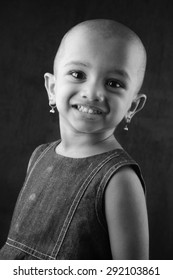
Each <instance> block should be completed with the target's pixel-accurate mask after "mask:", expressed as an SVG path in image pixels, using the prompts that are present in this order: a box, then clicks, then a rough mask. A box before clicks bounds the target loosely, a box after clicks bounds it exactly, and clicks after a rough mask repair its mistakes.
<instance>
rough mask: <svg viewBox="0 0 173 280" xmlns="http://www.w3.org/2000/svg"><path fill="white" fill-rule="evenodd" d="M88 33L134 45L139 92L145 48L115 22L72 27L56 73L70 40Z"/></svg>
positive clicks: (99, 21)
mask: <svg viewBox="0 0 173 280" xmlns="http://www.w3.org/2000/svg"><path fill="white" fill-rule="evenodd" d="M78 32H82V33H86V34H96V35H97V36H99V37H101V38H103V40H104V41H107V40H109V39H114V38H115V39H120V40H124V42H125V44H129V45H134V46H135V52H138V53H139V54H140V55H139V60H140V63H139V65H140V66H139V69H138V75H139V77H138V80H139V85H138V88H137V91H139V90H140V88H141V85H142V82H143V79H144V74H145V68H146V60H147V56H146V51H145V47H144V45H143V43H142V41H141V40H140V38H139V37H138V36H137V35H136V33H134V32H133V31H132V30H131V29H129V28H128V27H126V26H125V25H123V24H121V23H118V22H116V21H114V20H109V19H95V20H88V21H84V22H81V23H79V24H77V25H76V26H74V27H72V28H71V29H70V30H69V31H68V32H67V33H66V34H65V35H64V37H63V38H62V40H61V43H60V46H59V49H58V51H57V54H56V56H55V59H54V73H55V75H56V71H57V65H58V64H59V61H60V60H61V58H62V57H63V54H64V53H65V50H66V44H68V43H69V41H70V39H71V38H73V36H74V35H75V34H76V33H78Z"/></svg>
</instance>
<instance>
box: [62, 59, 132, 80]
mask: <svg viewBox="0 0 173 280" xmlns="http://www.w3.org/2000/svg"><path fill="white" fill-rule="evenodd" d="M69 65H76V66H84V67H88V68H91V67H92V66H91V64H90V63H88V62H81V61H70V62H67V63H66V64H65V66H69ZM108 72H109V73H111V74H112V73H113V74H118V75H120V76H122V77H123V78H125V79H127V80H130V76H129V74H128V73H127V71H125V70H122V69H112V70H110V71H108Z"/></svg>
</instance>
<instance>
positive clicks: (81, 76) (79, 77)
mask: <svg viewBox="0 0 173 280" xmlns="http://www.w3.org/2000/svg"><path fill="white" fill-rule="evenodd" d="M69 74H70V75H71V76H72V77H73V78H74V79H75V80H85V79H86V74H85V73H84V72H83V71H76V70H72V71H70V72H69ZM75 75H76V76H75ZM111 83H113V84H115V85H116V86H111V85H110V84H111ZM105 84H106V86H108V87H110V88H113V89H114V88H116V89H119V88H125V86H124V84H122V82H120V81H118V80H114V79H111V80H108V81H106V83H105ZM117 85H118V86H117Z"/></svg>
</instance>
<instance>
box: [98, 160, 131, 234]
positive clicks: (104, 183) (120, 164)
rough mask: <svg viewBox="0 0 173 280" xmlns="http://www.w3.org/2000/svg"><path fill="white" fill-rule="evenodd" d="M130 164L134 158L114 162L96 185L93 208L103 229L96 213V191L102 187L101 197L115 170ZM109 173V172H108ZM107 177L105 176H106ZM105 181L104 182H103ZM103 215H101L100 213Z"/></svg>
mask: <svg viewBox="0 0 173 280" xmlns="http://www.w3.org/2000/svg"><path fill="white" fill-rule="evenodd" d="M130 164H135V161H134V160H131V159H129V160H127V159H124V160H123V161H120V162H118V163H117V164H115V165H114V166H112V167H111V168H110V169H109V170H108V171H107V173H106V174H105V175H104V177H103V178H102V180H101V182H100V184H99V186H98V190H97V195H96V204H95V209H96V214H97V218H98V221H99V223H100V224H101V226H102V227H103V228H104V230H106V228H105V225H104V224H103V223H102V222H101V219H100V217H99V213H98V203H99V202H98V195H99V194H98V193H99V191H100V189H101V187H102V185H103V187H102V192H101V199H102V198H103V192H104V191H105V189H106V186H107V184H108V182H109V180H110V178H111V177H112V176H113V175H114V174H115V173H116V172H117V170H118V169H120V168H121V167H123V166H126V165H130ZM109 173H110V174H109ZM106 177H107V178H106ZM105 178H106V181H105ZM104 181H105V182H104ZM102 217H103V215H102Z"/></svg>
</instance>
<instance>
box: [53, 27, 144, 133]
mask: <svg viewBox="0 0 173 280" xmlns="http://www.w3.org/2000/svg"><path fill="white" fill-rule="evenodd" d="M63 48H64V49H63V50H62V55H61V57H60V58H59V59H58V60H57V62H56V63H57V65H55V68H56V71H55V72H56V75H55V79H54V80H53V79H52V84H51V83H50V84H51V86H49V87H51V90H52V93H53V95H54V97H55V99H56V105H57V109H58V111H59V117H60V125H61V126H64V128H65V129H72V130H75V131H76V132H80V133H81V132H83V133H106V132H108V131H114V130H115V128H116V126H117V125H118V124H119V123H120V122H121V120H122V119H123V118H124V116H125V115H126V114H127V112H128V110H129V109H130V107H131V104H132V102H133V100H134V99H135V98H136V97H137V88H138V86H139V75H140V63H141V58H140V55H141V53H140V51H139V49H138V47H137V46H136V45H135V44H134V43H132V42H128V41H127V40H125V39H120V38H108V39H105V38H103V37H102V36H100V35H98V34H95V33H93V32H89V31H88V30H78V31H75V32H73V34H70V35H69V37H68V38H67V39H66V42H65V46H64V47H63Z"/></svg>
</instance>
